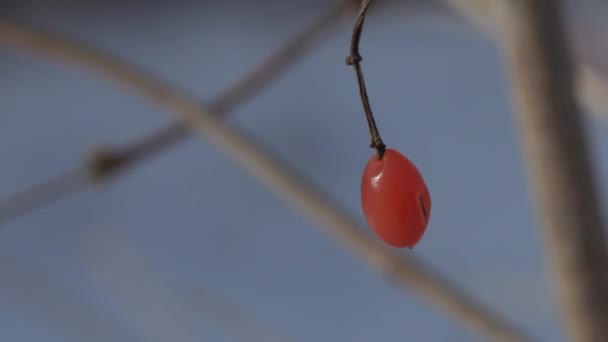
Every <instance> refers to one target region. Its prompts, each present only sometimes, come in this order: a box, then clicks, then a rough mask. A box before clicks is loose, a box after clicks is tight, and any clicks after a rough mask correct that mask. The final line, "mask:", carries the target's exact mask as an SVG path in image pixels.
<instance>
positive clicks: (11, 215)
mask: <svg viewBox="0 0 608 342" xmlns="http://www.w3.org/2000/svg"><path fill="white" fill-rule="evenodd" d="M350 10H352V0H341V1H340V2H338V3H337V4H336V5H335V6H333V7H331V8H330V9H329V10H328V11H327V13H324V14H323V15H322V16H321V17H320V18H319V19H317V20H315V21H314V22H313V23H312V24H311V25H310V26H309V27H308V28H306V29H305V30H303V31H302V32H301V33H299V34H298V35H296V36H295V37H294V38H292V39H291V40H290V41H289V43H288V44H286V45H285V46H284V47H282V48H280V49H279V50H278V51H276V52H275V53H274V54H273V55H271V56H270V57H269V58H267V59H266V60H264V61H263V62H262V63H261V64H260V65H259V66H258V67H256V68H255V69H254V70H253V71H252V72H251V73H249V74H248V75H246V76H245V77H244V78H243V79H241V80H240V81H239V82H237V84H235V85H234V86H233V87H231V88H229V89H228V90H226V91H225V92H224V93H222V95H220V96H219V97H218V98H217V99H216V100H214V101H213V102H212V103H211V107H212V108H214V111H215V114H216V115H218V116H224V115H227V114H228V112H230V111H232V110H233V109H234V108H236V107H237V106H238V105H239V104H242V103H243V102H244V101H246V100H247V99H249V98H251V97H252V96H254V95H255V94H257V93H258V92H260V91H261V90H263V89H264V88H265V87H266V86H268V85H269V84H270V83H271V82H272V81H273V80H274V79H276V77H278V76H279V75H280V74H282V73H284V72H285V71H286V70H287V68H288V67H290V66H291V65H293V64H294V63H295V62H297V61H298V60H299V58H301V57H302V56H303V55H304V54H305V53H307V52H308V51H310V50H311V48H312V47H313V46H314V45H315V43H316V42H318V40H319V39H320V38H322V37H324V36H326V35H325V33H326V32H327V31H329V29H330V28H332V27H334V26H336V25H337V23H338V19H339V18H340V16H341V15H343V14H345V13H348V12H349V11H350ZM24 33H25V34H24ZM58 42H60V40H56V39H54V38H53V37H52V36H50V35H45V34H42V35H39V34H36V31H34V30H26V29H24V28H22V27H20V26H18V25H16V24H11V23H10V22H4V23H2V22H0V43H4V44H9V45H16V46H22V45H25V46H24V47H26V48H31V49H34V50H36V49H43V50H45V51H46V53H47V54H51V55H54V56H57V57H62V58H67V59H77V60H80V61H81V63H84V64H89V63H93V64H95V58H96V57H95V56H94V55H91V53H89V52H87V51H86V50H87V49H86V48H85V49H83V50H84V51H73V50H71V49H70V48H69V47H67V48H66V46H64V45H61V44H58ZM104 73H108V74H115V73H116V71H115V70H104ZM189 136H190V134H189V131H188V130H187V128H186V127H185V126H183V125H182V123H181V122H176V123H173V124H170V125H168V126H166V127H163V128H162V129H160V130H158V131H156V132H154V133H152V134H150V135H148V136H145V137H143V138H140V139H139V140H137V141H134V142H133V143H131V144H130V145H128V146H122V147H112V146H108V147H106V146H103V147H100V148H97V149H96V150H94V151H92V153H90V154H89V155H88V159H87V162H86V165H85V166H84V170H74V171H72V172H69V173H68V174H66V175H61V176H58V177H55V178H53V179H50V180H45V181H44V182H42V183H40V184H36V185H34V186H32V187H30V188H29V189H26V190H24V191H22V192H20V193H18V194H15V195H13V196H11V197H9V198H6V199H4V200H2V201H0V225H2V224H4V223H6V222H8V221H10V220H12V219H15V218H17V217H19V216H21V215H24V214H26V213H29V212H32V211H34V210H36V209H38V208H41V207H43V206H45V205H47V204H50V203H51V202H53V201H55V200H59V199H61V198H64V197H65V196H67V195H69V194H71V193H73V192H75V191H78V190H82V189H84V188H85V187H86V186H87V185H88V184H89V181H92V182H101V181H106V180H108V178H110V177H111V176H114V175H116V174H117V173H120V172H123V171H126V170H127V169H128V168H129V167H131V166H134V165H135V164H136V163H137V162H139V161H141V160H144V159H146V158H149V157H152V156H155V155H156V154H158V153H160V152H162V151H163V150H164V149H166V148H169V147H170V146H173V145H174V144H177V143H179V142H181V141H183V140H184V139H185V138H187V137H189ZM76 173H80V174H79V175H78V177H73V176H75V174H76ZM86 177H89V178H90V179H89V180H87V179H86ZM68 178H69V179H68Z"/></svg>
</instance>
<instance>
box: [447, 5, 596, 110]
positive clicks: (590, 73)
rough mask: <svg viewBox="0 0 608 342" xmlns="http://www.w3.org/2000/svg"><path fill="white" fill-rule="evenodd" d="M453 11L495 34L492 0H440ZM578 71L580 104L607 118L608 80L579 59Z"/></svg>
mask: <svg viewBox="0 0 608 342" xmlns="http://www.w3.org/2000/svg"><path fill="white" fill-rule="evenodd" d="M442 1H443V2H444V3H445V4H447V5H449V6H450V7H451V8H452V9H453V10H454V11H455V12H457V13H459V14H461V15H462V16H464V17H465V18H466V19H467V20H469V21H470V22H471V23H472V24H473V25H474V26H476V27H478V28H480V29H481V30H482V31H483V32H484V33H486V34H489V35H494V34H496V33H497V32H496V30H497V28H496V27H495V24H496V23H495V21H494V20H493V18H492V13H491V12H492V10H491V6H492V4H493V3H494V2H495V1H493V0H442ZM576 67H577V68H576V72H577V73H578V79H577V88H576V93H577V96H578V97H579V99H580V101H581V103H582V104H584V105H585V106H586V107H587V108H588V109H589V111H590V112H591V113H592V114H596V115H599V116H601V117H602V118H603V119H608V81H607V80H606V78H604V77H601V76H600V74H601V73H598V72H597V70H596V68H595V66H594V65H592V64H590V63H588V62H585V61H581V62H579V63H578V64H577V66H576Z"/></svg>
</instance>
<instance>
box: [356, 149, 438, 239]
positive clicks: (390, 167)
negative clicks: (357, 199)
mask: <svg viewBox="0 0 608 342" xmlns="http://www.w3.org/2000/svg"><path fill="white" fill-rule="evenodd" d="M361 205H362V208H363V214H364V215H365V219H366V220H367V223H368V224H369V225H370V226H371V228H372V229H373V230H374V232H375V233H376V235H378V237H379V238H380V239H381V240H382V241H384V242H385V243H387V244H389V245H391V246H393V247H413V246H414V245H416V244H417V243H418V241H420V239H421V238H422V235H423V234H424V231H425V230H426V226H427V224H428V221H429V218H430V215H431V197H430V195H429V190H428V188H427V186H426V184H425V182H424V179H423V178H422V175H420V172H419V171H418V169H417V168H416V166H415V165H414V163H412V162H411V161H410V160H409V159H407V158H406V157H405V156H404V155H402V154H401V153H399V152H398V151H396V150H393V149H387V150H386V151H385V152H384V156H383V157H382V159H378V156H377V155H376V154H374V155H373V156H372V157H371V158H370V160H369V161H368V162H367V165H366V167H365V171H364V172H363V178H362V180H361Z"/></svg>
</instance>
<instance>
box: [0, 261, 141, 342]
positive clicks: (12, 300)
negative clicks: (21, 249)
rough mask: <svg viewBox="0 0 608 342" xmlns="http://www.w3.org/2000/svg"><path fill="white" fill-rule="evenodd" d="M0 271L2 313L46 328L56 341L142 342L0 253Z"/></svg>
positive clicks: (84, 301)
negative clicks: (15, 315) (9, 313)
mask: <svg viewBox="0 0 608 342" xmlns="http://www.w3.org/2000/svg"><path fill="white" fill-rule="evenodd" d="M0 270H2V285H1V286H0V288H1V289H2V291H0V306H1V307H2V311H3V313H5V312H8V310H12V311H14V312H17V313H18V315H19V316H21V317H26V318H27V319H29V320H31V321H33V322H35V323H36V324H40V325H42V326H44V327H45V328H46V329H49V331H50V332H51V333H52V334H53V335H55V336H57V338H58V339H57V340H64V341H65V340H73V341H88V342H107V341H131V342H138V341H142V340H141V339H140V338H138V336H137V334H135V333H134V332H133V330H132V329H129V327H127V326H126V325H125V324H122V323H121V322H119V321H117V320H115V319H112V318H109V317H108V315H107V312H105V310H104V309H102V308H99V306H98V305H96V303H94V302H90V301H88V299H87V298H86V297H85V296H83V295H82V294H79V293H78V292H77V291H76V292H75V291H73V289H71V288H67V287H66V286H65V284H64V283H63V282H58V281H56V280H55V279H54V277H52V275H50V274H44V273H42V272H39V271H37V270H36V269H34V268H32V267H31V266H30V265H28V264H26V263H24V262H23V261H20V260H17V259H15V258H13V257H10V256H8V255H4V254H3V255H0ZM3 323H5V322H3ZM26 326H27V325H26Z"/></svg>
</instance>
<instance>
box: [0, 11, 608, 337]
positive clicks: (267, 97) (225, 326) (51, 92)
mask: <svg viewBox="0 0 608 342" xmlns="http://www.w3.org/2000/svg"><path fill="white" fill-rule="evenodd" d="M580 3H581V4H582V3H586V4H588V5H589V4H591V5H589V6H590V7H584V6H583V5H580V7H577V8H576V10H577V11H576V13H575V15H574V16H573V18H576V21H575V25H574V27H575V29H574V31H576V32H578V30H579V29H580V30H582V32H593V33H594V35H595V37H596V38H597V37H601V36H602V33H605V32H606V31H603V32H602V30H605V28H606V26H605V25H604V26H602V25H600V24H599V22H600V21H601V18H605V14H604V15H603V16H599V15H598V13H600V12H602V11H603V13H606V8H601V6H600V5H599V4H593V3H594V2H593V1H586V2H580ZM4 6H5V11H6V12H5V13H7V15H9V16H11V17H12V18H18V19H22V20H26V21H28V22H32V23H36V24H38V25H41V26H44V27H49V28H53V29H55V30H59V31H61V32H65V33H66V34H69V35H70V36H73V37H77V38H79V39H83V40H85V41H87V42H90V43H93V44H96V45H98V46H100V47H102V48H105V49H107V50H109V51H112V52H114V53H116V54H118V55H120V56H122V57H124V58H127V59H128V60H130V61H132V62H134V63H137V64H139V65H142V66H144V67H145V68H147V69H149V70H152V71H154V72H155V73H156V74H158V75H160V76H161V77H163V78H165V79H167V80H169V81H170V82H172V83H173V84H175V85H178V86H180V87H183V88H186V89H188V90H190V91H192V92H193V93H195V94H198V95H200V98H201V99H202V100H210V99H212V98H213V96H215V95H217V94H219V93H220V92H221V91H222V90H223V89H225V88H226V87H228V86H229V85H231V84H232V83H234V82H235V81H236V80H238V79H239V78H240V77H241V76H242V75H244V73H245V72H247V71H248V70H250V68H251V67H253V66H255V65H256V63H258V62H259V61H261V60H262V59H263V58H264V57H265V56H268V55H270V54H271V53H272V51H274V50H275V49H276V48H278V47H279V46H281V45H282V44H283V43H285V42H286V41H288V40H289V39H290V37H292V36H293V35H294V34H295V33H297V32H299V31H300V30H301V29H303V28H305V27H306V26H307V25H308V23H310V22H311V21H312V20H314V19H315V18H316V17H318V16H319V15H320V14H321V13H322V12H323V11H324V10H325V9H326V8H328V6H329V4H328V3H327V2H324V1H312V2H287V1H283V2H281V1H272V2H271V1H268V2H266V3H258V2H255V3H254V2H246V1H240V2H237V1H222V2H220V1H213V2H212V1H200V2H196V1H185V0H183V1H175V2H172V1H157V2H150V3H148V2H144V1H130V2H126V3H124V4H123V3H122V2H119V1H107V2H104V1H99V2H86V3H80V2H77V1H67V0H63V1H48V2H45V1H32V0H30V1H20V2H16V1H14V2H10V3H5V4H4ZM581 18H582V19H581ZM598 18H600V19H598ZM352 19H354V18H348V19H347V18H345V20H343V21H342V22H341V24H340V25H339V28H338V29H337V30H335V31H333V32H330V33H328V37H327V38H326V39H325V41H324V42H323V43H322V44H320V45H319V46H318V48H317V49H316V50H314V51H313V52H312V53H311V54H310V55H309V56H307V57H305V58H304V59H303V60H302V61H301V62H300V63H298V64H297V65H296V67H294V68H293V69H291V70H290V71H289V72H288V73H286V74H285V75H284V76H283V77H281V78H280V79H279V80H278V81H277V82H276V83H274V84H273V85H272V86H271V87H269V88H268V89H266V90H265V91H263V92H262V93H261V94H260V95H259V96H258V97H256V98H255V99H253V100H252V101H249V102H248V103H246V104H245V105H244V106H242V107H240V109H238V110H237V111H235V112H234V113H232V115H231V119H230V122H231V123H232V124H235V125H238V126H239V127H242V128H244V129H246V130H247V131H248V132H251V133H252V134H253V135H255V136H256V137H257V138H259V139H260V141H262V142H263V143H264V144H265V145H266V146H267V147H269V148H271V149H272V150H274V151H276V152H277V153H278V154H279V155H280V156H281V157H283V158H285V159H286V160H288V161H289V162H290V163H291V164H293V165H294V166H295V167H297V168H298V169H299V170H300V171H301V172H302V173H303V174H304V175H306V176H307V177H309V178H310V179H312V180H313V181H314V182H315V183H316V184H318V185H319V186H321V187H323V188H324V189H326V191H327V192H328V193H329V194H330V195H331V196H332V197H333V198H335V199H336V200H337V201H339V202H340V203H341V204H342V205H343V206H344V207H346V208H347V209H349V210H350V211H351V212H352V213H354V214H355V215H357V216H358V217H360V218H361V219H363V217H362V214H361V212H360V206H359V182H360V176H361V172H362V170H363V167H364V164H365V163H366V161H367V159H368V158H369V157H370V155H371V154H372V150H370V149H369V148H368V146H367V144H368V142H369V138H368V132H367V128H366V124H365V119H364V115H363V111H362V108H361V103H360V100H359V98H358V91H357V88H356V83H355V79H354V75H353V72H352V70H351V69H350V68H348V67H346V66H345V65H344V57H345V56H346V54H347V53H348V44H349V39H350V37H349V35H350V30H351V28H352V23H353V20H352ZM587 19H588V20H587ZM591 20H595V21H593V22H591ZM581 25H582V26H581ZM576 37H578V38H577V39H579V38H580V40H577V46H582V47H583V48H585V47H589V49H587V50H586V51H587V54H591V55H593V54H595V56H596V58H597V56H598V51H599V50H598V49H601V46H599V45H598V44H585V39H590V37H591V36H589V35H578V36H576ZM361 44H362V45H361V53H362V55H363V58H364V62H363V68H364V72H365V76H366V81H367V83H368V88H369V89H368V90H369V94H370V98H371V101H372V106H373V108H374V111H375V113H376V116H377V118H376V119H377V121H378V124H379V128H380V131H381V133H382V136H383V138H384V140H385V142H386V143H387V144H388V145H390V146H391V147H394V148H397V149H399V150H401V151H402V152H403V153H405V154H406V155H408V156H409V157H410V158H411V159H412V160H413V161H414V162H415V163H416V164H417V165H418V167H419V168H420V170H421V171H422V172H423V174H424V176H425V178H426V181H427V183H428V186H429V188H430V191H431V195H432V199H433V215H432V218H431V222H430V226H429V228H428V231H427V233H426V235H425V237H424V239H423V241H422V242H421V243H420V245H419V246H417V247H416V248H415V249H414V250H413V251H406V252H404V253H412V254H415V255H417V256H420V257H421V258H423V259H424V260H426V261H427V262H428V263H429V264H430V265H432V266H433V267H435V268H437V269H438V270H440V271H441V272H442V273H444V274H446V275H447V276H449V277H451V279H453V280H454V281H455V282H456V283H458V284H460V285H462V286H463V287H465V288H466V289H467V290H468V291H470V292H471V293H472V294H474V295H476V296H478V297H479V298H481V299H483V300H484V301H485V302H486V303H487V304H488V305H490V306H491V307H493V308H495V309H497V310H499V311H500V312H502V313H504V314H507V315H509V316H510V317H512V318H513V319H514V320H515V321H516V322H518V323H519V324H521V325H522V326H523V327H525V328H527V329H529V330H530V331H531V332H532V333H534V334H536V335H537V336H538V337H540V338H542V339H543V340H547V341H560V340H561V337H560V335H559V333H558V325H557V320H556V312H555V310H554V307H553V305H552V303H551V297H550V295H551V288H552V287H553V286H552V285H551V284H550V283H549V282H548V281H547V278H546V276H547V275H546V274H545V271H544V259H543V253H542V246H541V242H542V241H541V237H540V235H539V230H538V228H537V226H536V221H535V216H534V215H533V212H532V209H531V206H530V201H529V198H528V192H527V183H526V178H525V174H524V169H523V164H522V161H521V155H520V150H519V145H518V142H517V131H516V130H515V127H516V126H515V124H514V121H513V119H512V115H511V112H510V107H509V100H508V97H507V89H506V86H505V76H504V75H503V73H502V64H501V63H502V62H501V60H500V57H499V55H498V53H497V51H496V49H495V45H494V44H493V42H491V41H489V40H487V39H486V38H485V37H484V36H482V35H480V34H478V33H477V32H476V31H475V30H474V29H473V28H471V27H469V26H467V25H466V24H464V23H463V22H462V21H460V20H459V19H458V18H455V17H453V16H449V15H446V14H445V13H444V12H437V11H434V10H429V9H428V8H425V10H423V11H418V10H414V9H413V8H412V7H408V6H406V5H403V4H390V6H389V5H387V6H386V7H381V6H379V7H378V9H377V10H375V11H374V10H372V13H371V14H370V16H369V18H368V20H367V23H366V27H365V31H364V34H363V40H362V43H361ZM591 45H593V46H591ZM0 68H1V69H2V70H1V74H2V77H0V112H2V115H0V165H1V170H2V173H1V175H2V177H0V198H2V197H5V196H8V195H9V194H12V193H14V192H16V191H19V190H20V189H22V188H24V187H26V186H27V185H29V184H33V183H35V182H37V181H39V180H42V179H44V178H45V177H49V176H52V175H56V174H59V173H61V172H63V171H65V170H67V169H70V168H72V167H74V166H76V165H78V163H80V162H81V159H80V158H81V157H82V155H83V153H84V152H85V151H86V150H87V148H89V147H90V146H92V145H95V144H98V143H104V142H108V143H120V142H124V143H126V142H129V141H133V140H135V139H137V138H138V137H141V136H143V135H145V134H146V133H149V132H152V131H154V130H155V129H158V128H160V127H162V126H163V125H164V124H166V123H169V122H171V119H170V117H169V116H168V115H166V114H165V113H163V112H161V111H159V110H158V109H157V108H155V107H153V106H152V105H150V104H148V103H144V102H141V101H140V100H139V99H138V98H135V97H132V96H131V94H129V93H128V92H125V91H124V90H123V89H119V88H116V87H115V86H113V85H112V84H109V83H108V82H106V81H104V80H100V79H98V78H95V77H94V75H92V74H91V73H88V72H86V71H85V72H83V70H81V69H79V68H74V67H70V66H66V65H64V64H61V63H57V62H55V61H48V60H45V59H42V58H39V57H37V56H33V55H29V54H26V53H22V52H15V51H12V50H10V51H9V50H7V49H6V48H4V47H0ZM588 122H589V124H590V125H589V128H590V133H591V135H592V138H593V143H594V148H595V151H594V155H595V156H596V157H597V162H598V166H599V171H598V174H599V175H600V176H603V174H605V172H606V167H607V166H608V134H607V133H608V132H607V131H606V128H605V126H604V124H605V122H602V121H601V120H596V119H592V120H588ZM600 185H601V188H602V192H603V194H604V195H605V194H606V187H605V186H604V182H603V180H602V183H601V184H600ZM0 234H1V238H0V272H1V279H2V280H1V281H0V339H1V340H3V341H90V342H93V341H117V342H118V341H140V340H141V341H169V340H171V341H247V339H242V336H241V335H239V332H238V331H236V330H239V329H240V330H242V331H241V333H243V332H244V333H245V334H246V335H247V336H249V337H251V338H252V339H251V341H254V339H253V337H254V336H257V335H258V334H262V333H263V334H272V335H273V336H274V335H277V336H287V337H289V338H291V339H293V340H296V341H332V342H333V341H352V342H359V341H396V340H411V341H455V342H456V341H463V342H464V341H479V340H480V339H479V337H477V336H475V335H473V334H471V332H470V331H469V330H468V329H466V328H463V327H461V326H460V325H459V324H458V323H457V322H456V321H454V320H452V318H451V317H448V316H446V315H445V314H443V313H442V312H440V311H437V310H435V309H434V308H433V307H432V306H429V305H428V304H427V302H426V301H422V300H420V299H419V298H418V297H416V296H415V295H413V294H412V293H411V292H403V291H402V290H400V289H398V288H395V287H394V286H392V285H391V284H389V283H387V282H386V281H384V280H383V279H381V278H380V277H379V276H378V275H377V274H376V273H375V272H374V271H372V270H370V269H369V268H368V267H367V265H366V264H365V263H364V262H362V261H361V260H359V259H358V258H356V257H355V256H354V255H353V254H351V253H350V252H349V251H348V250H346V249H344V248H343V247H342V245H340V244H339V243H337V242H335V241H333V240H331V239H330V237H329V236H328V235H326V234H325V233H323V231H322V230H320V229H318V227H316V226H315V225H313V224H312V223H311V222H310V221H309V220H308V219H306V218H305V217H304V216H302V215H300V214H299V213H297V212H294V211H292V210H291V209H290V208H289V207H287V206H286V205H285V204H284V203H282V202H281V201H280V200H279V199H277V198H276V197H275V196H274V195H273V194H272V193H270V192H269V191H268V190H267V189H265V188H264V187H263V186H262V185H260V184H258V183H257V182H256V180H255V179H254V178H252V177H251V176H249V175H248V174H247V172H245V171H243V170H241V169H240V168H239V167H238V166H237V165H236V164H235V163H233V162H232V161H231V160H229V159H227V158H225V157H224V156H223V155H222V154H221V153H220V151H219V150H217V149H216V148H215V147H214V146H212V145H210V144H208V143H207V142H206V141H202V140H200V139H196V138H193V139H190V140H188V141H187V142H186V143H184V144H182V145H180V146H179V147H177V148H173V149H171V150H170V151H168V152H166V153H163V154H162V155H160V156H159V157H157V158H154V159H153V160H150V161H149V162H147V163H146V164H143V165H142V166H140V167H137V168H136V169H134V170H133V171H132V172H130V173H129V174H127V175H125V176H123V177H121V178H119V179H118V180H117V181H116V182H114V183H111V184H109V185H108V186H106V187H102V188H99V189H96V190H95V191H89V192H85V193H81V194H77V195H75V196H73V197H71V198H69V199H66V200H63V201H61V202H58V203H56V204H53V205H51V206H49V207H46V208H44V209H41V210H39V211H36V212H35V213H33V214H31V215H28V216H27V217H24V218H22V219H19V220H16V221H13V222H11V223H10V224H7V225H5V226H3V227H1V229H0ZM226 302H228V303H229V304H227V303H226ZM226 305H229V307H237V308H238V310H241V311H243V312H245V313H247V315H249V316H250V318H249V319H251V317H255V320H256V322H250V321H247V322H245V323H242V322H241V323H239V324H238V325H237V328H234V326H233V325H230V324H237V323H238V322H236V323H235V322H233V321H234V320H235V319H236V318H235V314H234V313H232V312H231V311H226V310H228V309H227V307H226ZM245 313H242V315H245ZM229 321H230V322H229ZM239 322H240V321H239ZM245 326H246V327H247V329H248V330H243V329H245ZM264 327H266V328H267V329H268V330H267V329H266V328H264ZM235 331H236V332H235ZM268 336H270V335H268ZM268 336H267V337H263V338H262V340H270V337H268Z"/></svg>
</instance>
